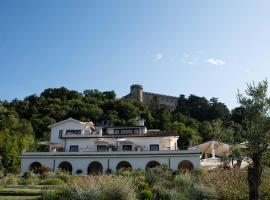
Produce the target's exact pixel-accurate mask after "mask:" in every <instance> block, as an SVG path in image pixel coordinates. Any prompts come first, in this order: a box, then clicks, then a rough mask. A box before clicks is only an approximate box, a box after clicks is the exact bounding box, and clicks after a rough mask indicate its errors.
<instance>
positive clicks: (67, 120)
mask: <svg viewBox="0 0 270 200" xmlns="http://www.w3.org/2000/svg"><path fill="white" fill-rule="evenodd" d="M69 121H72V122H75V123H79V124H87V123H90V124H92V125H93V126H94V123H93V122H81V121H79V120H77V119H73V118H71V117H70V118H68V119H65V120H63V121H60V122H57V123H55V124H52V125H49V126H48V128H52V127H54V126H57V125H59V124H63V123H66V122H69Z"/></svg>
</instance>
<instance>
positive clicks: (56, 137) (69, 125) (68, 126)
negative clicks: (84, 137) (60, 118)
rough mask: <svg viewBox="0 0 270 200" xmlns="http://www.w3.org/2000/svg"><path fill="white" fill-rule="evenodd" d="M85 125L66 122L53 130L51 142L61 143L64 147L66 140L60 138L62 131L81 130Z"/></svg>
mask: <svg viewBox="0 0 270 200" xmlns="http://www.w3.org/2000/svg"><path fill="white" fill-rule="evenodd" d="M83 127H84V124H80V123H78V122H75V121H66V122H63V123H61V124H58V125H56V126H53V127H52V128H51V142H55V143H60V144H62V145H63V146H64V140H62V139H60V138H59V131H60V130H81V129H82V128H83Z"/></svg>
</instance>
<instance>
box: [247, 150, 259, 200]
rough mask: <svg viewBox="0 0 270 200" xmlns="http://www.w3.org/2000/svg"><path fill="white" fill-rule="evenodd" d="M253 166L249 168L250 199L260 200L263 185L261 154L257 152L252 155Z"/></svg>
mask: <svg viewBox="0 0 270 200" xmlns="http://www.w3.org/2000/svg"><path fill="white" fill-rule="evenodd" d="M252 160H253V166H251V167H249V168H248V187H249V200H259V199H260V192H259V187H260V185H261V175H262V166H261V155H260V154H256V155H254V156H253V157H252Z"/></svg>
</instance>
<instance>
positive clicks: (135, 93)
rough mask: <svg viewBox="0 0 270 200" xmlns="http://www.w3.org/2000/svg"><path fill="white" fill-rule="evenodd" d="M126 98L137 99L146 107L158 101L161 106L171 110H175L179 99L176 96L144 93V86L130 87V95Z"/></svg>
mask: <svg viewBox="0 0 270 200" xmlns="http://www.w3.org/2000/svg"><path fill="white" fill-rule="evenodd" d="M124 98H130V99H135V100H138V101H140V102H142V103H145V104H146V105H150V104H151V102H153V100H154V99H156V100H157V102H159V104H164V105H167V106H169V107H170V109H171V110H175V108H176V105H177V99H178V97H174V96H168V95H163V94H156V93H150V92H144V91H143V86H142V85H137V84H135V85H131V86H130V93H129V94H128V95H126V96H125V97H124Z"/></svg>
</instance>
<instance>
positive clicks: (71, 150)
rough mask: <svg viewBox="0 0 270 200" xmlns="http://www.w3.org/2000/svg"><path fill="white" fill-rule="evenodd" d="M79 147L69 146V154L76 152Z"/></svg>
mask: <svg viewBox="0 0 270 200" xmlns="http://www.w3.org/2000/svg"><path fill="white" fill-rule="evenodd" d="M78 151H79V146H78V145H70V147H69V152H78Z"/></svg>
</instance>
